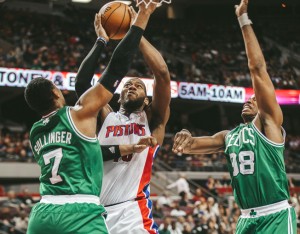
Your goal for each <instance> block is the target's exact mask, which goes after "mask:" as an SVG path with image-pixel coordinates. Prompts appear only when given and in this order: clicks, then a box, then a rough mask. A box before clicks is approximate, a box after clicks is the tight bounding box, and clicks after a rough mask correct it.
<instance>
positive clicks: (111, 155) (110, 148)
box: [101, 145, 121, 161]
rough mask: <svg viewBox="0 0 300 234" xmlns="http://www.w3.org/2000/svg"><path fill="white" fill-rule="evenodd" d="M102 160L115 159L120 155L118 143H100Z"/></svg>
mask: <svg viewBox="0 0 300 234" xmlns="http://www.w3.org/2000/svg"><path fill="white" fill-rule="evenodd" d="M101 150H102V157H103V161H109V160H115V159H118V158H120V157H121V152H120V147H119V145H101Z"/></svg>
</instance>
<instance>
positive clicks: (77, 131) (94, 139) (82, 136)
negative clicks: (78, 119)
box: [66, 107, 98, 142]
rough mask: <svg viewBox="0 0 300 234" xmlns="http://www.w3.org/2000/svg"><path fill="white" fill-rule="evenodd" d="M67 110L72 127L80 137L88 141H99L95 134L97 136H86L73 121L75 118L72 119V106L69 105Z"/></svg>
mask: <svg viewBox="0 0 300 234" xmlns="http://www.w3.org/2000/svg"><path fill="white" fill-rule="evenodd" d="M66 111H67V116H68V120H69V122H70V125H71V127H72V129H73V130H74V132H75V133H76V135H77V136H78V137H80V138H81V139H83V140H85V141H88V142H97V141H98V139H97V137H96V135H95V137H88V136H85V135H84V134H82V133H81V132H80V131H79V130H78V129H77V128H76V126H75V124H74V122H73V119H72V116H71V112H70V111H71V108H70V107H67V109H66Z"/></svg>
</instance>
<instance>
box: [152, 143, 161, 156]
mask: <svg viewBox="0 0 300 234" xmlns="http://www.w3.org/2000/svg"><path fill="white" fill-rule="evenodd" d="M155 147H156V149H155V150H154V153H153V159H155V158H156V156H157V153H158V150H159V149H160V145H157V146H155Z"/></svg>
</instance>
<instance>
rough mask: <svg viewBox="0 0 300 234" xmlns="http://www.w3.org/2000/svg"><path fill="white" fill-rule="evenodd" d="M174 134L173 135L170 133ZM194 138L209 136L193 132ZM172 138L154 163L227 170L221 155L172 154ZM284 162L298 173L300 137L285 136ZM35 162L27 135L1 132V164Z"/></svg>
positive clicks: (195, 168) (225, 162) (187, 168)
mask: <svg viewBox="0 0 300 234" xmlns="http://www.w3.org/2000/svg"><path fill="white" fill-rule="evenodd" d="M170 135H174V133H172V134H170ZM193 135H195V136H203V135H211V133H207V132H204V131H201V130H196V129H195V130H194V131H193ZM172 145H173V138H172V137H166V138H165V140H164V144H163V145H162V148H161V150H160V151H159V152H158V157H157V161H158V162H160V163H163V164H165V165H167V166H168V167H169V168H172V169H173V170H177V171H227V161H226V158H225V157H224V154H223V153H217V154H212V155H202V154H199V155H198V154H196V155H185V156H183V155H182V154H180V153H179V154H175V153H173V152H172ZM285 146H286V150H285V163H286V170H287V172H288V173H293V172H294V173H295V172H296V173H297V172H299V171H300V154H299V152H300V136H292V135H288V136H287V137H286V141H285ZM12 161H18V162H35V160H34V158H33V154H32V151H31V148H30V145H29V133H28V132H24V133H18V132H17V133H16V132H10V131H9V130H7V129H2V130H0V162H12Z"/></svg>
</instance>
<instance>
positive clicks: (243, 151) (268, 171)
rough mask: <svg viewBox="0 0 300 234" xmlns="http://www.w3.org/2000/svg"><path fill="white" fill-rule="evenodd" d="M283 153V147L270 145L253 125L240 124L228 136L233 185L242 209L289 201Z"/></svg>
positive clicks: (226, 141) (226, 151) (270, 142)
mask: <svg viewBox="0 0 300 234" xmlns="http://www.w3.org/2000/svg"><path fill="white" fill-rule="evenodd" d="M284 134H285V132H284ZM284 137H285V135H284ZM283 151H284V143H282V144H277V143H274V142H272V141H270V140H269V139H267V138H266V137H265V136H264V135H263V134H262V133H261V132H260V131H259V130H258V129H257V128H256V126H255V125H254V123H250V124H240V126H238V127H236V128H235V129H233V130H231V131H230V132H229V133H228V134H227V135H226V137H225V154H226V159H227V165H228V169H229V173H230V176H231V185H232V188H233V192H234V197H235V201H236V202H237V204H238V205H239V207H240V208H241V209H249V208H253V207H260V206H265V205H270V204H272V203H276V202H279V201H282V200H287V199H289V191H288V182H287V177H286V172H285V165H284V156H283Z"/></svg>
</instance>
